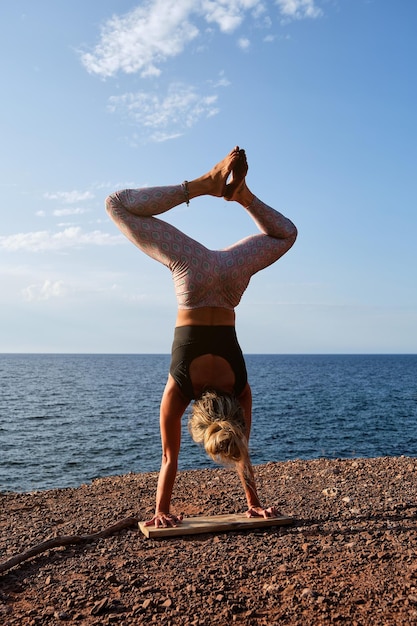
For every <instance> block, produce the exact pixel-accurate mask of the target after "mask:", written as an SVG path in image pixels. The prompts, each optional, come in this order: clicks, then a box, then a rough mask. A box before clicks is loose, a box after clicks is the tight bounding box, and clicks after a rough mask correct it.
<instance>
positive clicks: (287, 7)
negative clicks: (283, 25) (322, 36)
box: [275, 0, 323, 20]
mask: <svg viewBox="0 0 417 626" xmlns="http://www.w3.org/2000/svg"><path fill="white" fill-rule="evenodd" d="M275 2H276V4H277V5H278V8H279V10H280V13H281V15H283V16H284V17H286V18H289V19H293V20H300V19H304V18H313V19H314V18H317V17H320V16H321V15H322V14H323V12H322V10H321V9H320V8H319V7H318V6H316V4H315V0H275Z"/></svg>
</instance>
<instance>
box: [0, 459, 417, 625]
mask: <svg viewBox="0 0 417 626" xmlns="http://www.w3.org/2000/svg"><path fill="white" fill-rule="evenodd" d="M256 474H257V478H258V484H259V491H260V493H261V494H262V497H263V498H264V500H265V502H267V503H268V504H272V503H274V504H278V505H279V507H280V509H281V511H282V512H283V513H284V514H285V515H291V516H294V518H295V520H294V524H293V525H292V526H289V527H281V528H279V527H273V528H267V529H261V530H252V531H250V532H247V531H244V532H243V531H237V532H227V533H221V534H204V535H194V536H186V537H175V538H167V539H159V540H154V539H147V538H145V537H144V536H143V535H142V534H141V533H140V531H139V530H138V529H137V525H134V524H133V525H132V526H131V527H130V528H125V529H124V530H121V531H119V532H116V533H114V534H112V535H110V536H107V537H100V538H96V539H95V540H93V541H89V542H87V541H82V542H81V543H78V544H76V545H67V546H65V547H55V548H51V549H49V550H47V551H46V552H43V553H42V554H39V555H38V556H35V557H32V558H30V559H29V560H26V561H24V562H21V563H20V564H18V565H16V566H15V567H13V568H11V569H8V570H6V571H3V573H2V574H0V623H1V624H5V625H10V626H12V625H16V626H17V625H19V626H20V625H22V624H28V625H37V624H39V625H40V624H42V625H44V624H61V623H73V622H75V623H79V624H88V625H90V624H123V625H129V624H150V623H156V624H158V625H159V624H166V625H168V624H172V625H176V624H178V625H190V626H191V625H204V626H205V625H211V624H213V625H216V626H223V625H224V626H226V625H229V624H231V623H236V624H245V625H249V626H252V625H253V626H261V625H266V624H268V625H271V624H300V625H303V626H306V625H310V624H312V625H314V626H319V625H323V624H348V625H349V626H354V625H361V626H362V625H368V624H369V625H371V624H372V626H374V625H375V624H381V625H389V624H401V625H404V626H405V625H408V624H417V558H416V557H417V459H415V458H404V457H400V458H378V459H368V460H365V459H352V460H326V459H320V460H317V461H292V462H286V463H269V464H267V465H263V466H259V467H257V468H256ZM156 480H157V474H138V475H134V474H129V475H127V476H121V477H112V478H103V479H100V480H96V481H94V482H93V483H92V484H89V485H82V486H81V487H79V488H78V489H59V490H53V491H44V492H35V493H28V494H13V493H3V494H0V535H1V540H0V571H1V566H2V565H3V566H4V564H5V563H6V562H7V561H8V559H10V558H11V557H12V556H13V555H16V554H18V553H21V552H23V551H25V550H27V549H28V548H31V547H33V546H34V545H36V544H39V543H41V542H43V541H45V540H47V539H51V538H54V537H57V536H68V535H71V536H72V535H77V536H80V535H86V534H90V533H93V532H94V531H100V530H101V529H104V528H106V527H108V526H110V525H112V524H114V523H115V522H117V521H118V520H120V519H122V518H127V517H134V518H138V519H148V518H149V517H150V516H151V514H152V511H153V506H154V497H155V488H156ZM244 509H245V502H244V499H243V496H242V490H241V488H240V486H239V484H238V481H237V479H236V477H235V475H234V473H233V472H232V471H229V470H225V469H218V470H203V471H200V470H196V471H188V472H182V473H180V474H179V476H178V481H177V484H176V488H175V497H174V500H173V510H174V512H176V513H180V512H183V513H184V514H185V515H198V514H207V515H214V514H221V513H230V512H241V511H244Z"/></svg>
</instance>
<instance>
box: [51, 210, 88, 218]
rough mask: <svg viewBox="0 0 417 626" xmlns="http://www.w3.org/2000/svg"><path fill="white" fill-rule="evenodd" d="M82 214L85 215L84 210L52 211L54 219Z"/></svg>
mask: <svg viewBox="0 0 417 626" xmlns="http://www.w3.org/2000/svg"><path fill="white" fill-rule="evenodd" d="M83 213H87V210H86V209H81V208H77V209H56V210H55V211H53V215H54V216H55V217H64V216H66V215H83Z"/></svg>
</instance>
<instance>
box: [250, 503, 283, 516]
mask: <svg viewBox="0 0 417 626" xmlns="http://www.w3.org/2000/svg"><path fill="white" fill-rule="evenodd" d="M246 517H282V513H280V512H279V511H278V509H277V507H276V506H270V507H268V508H267V509H264V508H262V507H261V506H251V508H250V509H248V511H246Z"/></svg>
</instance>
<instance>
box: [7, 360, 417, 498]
mask: <svg viewBox="0 0 417 626" xmlns="http://www.w3.org/2000/svg"><path fill="white" fill-rule="evenodd" d="M246 361H247V368H248V374H249V380H250V383H251V386H252V392H253V426H252V436H251V456H252V461H253V463H254V464H259V463H266V462H268V461H285V460H289V459H295V458H299V459H315V458H318V457H328V458H352V457H374V456H400V455H407V456H417V355H387V356H385V355H247V356H246ZM168 367H169V356H168V355H33V354H31V355H22V354H18V355H17V354H16V355H6V354H3V355H0V491H18V492H22V491H34V490H40V489H50V488H55V487H70V486H79V485H80V484H82V483H86V482H89V481H91V480H92V479H94V478H97V477H102V476H109V475H114V474H125V473H128V472H150V471H157V470H158V469H159V465H160V457H161V450H160V438H159V402H160V398H161V395H162V391H163V388H164V385H165V381H166V377H167V372H168ZM186 423H187V418H186V416H185V417H184V419H183V437H182V447H181V453H180V464H179V467H180V470H181V469H182V470H184V469H196V468H203V467H213V464H212V462H211V461H210V460H209V459H208V458H206V456H205V454H204V452H203V451H202V450H201V448H199V447H198V446H196V445H195V444H194V443H193V442H192V441H191V438H190V436H189V435H188V432H187V425H186Z"/></svg>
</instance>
